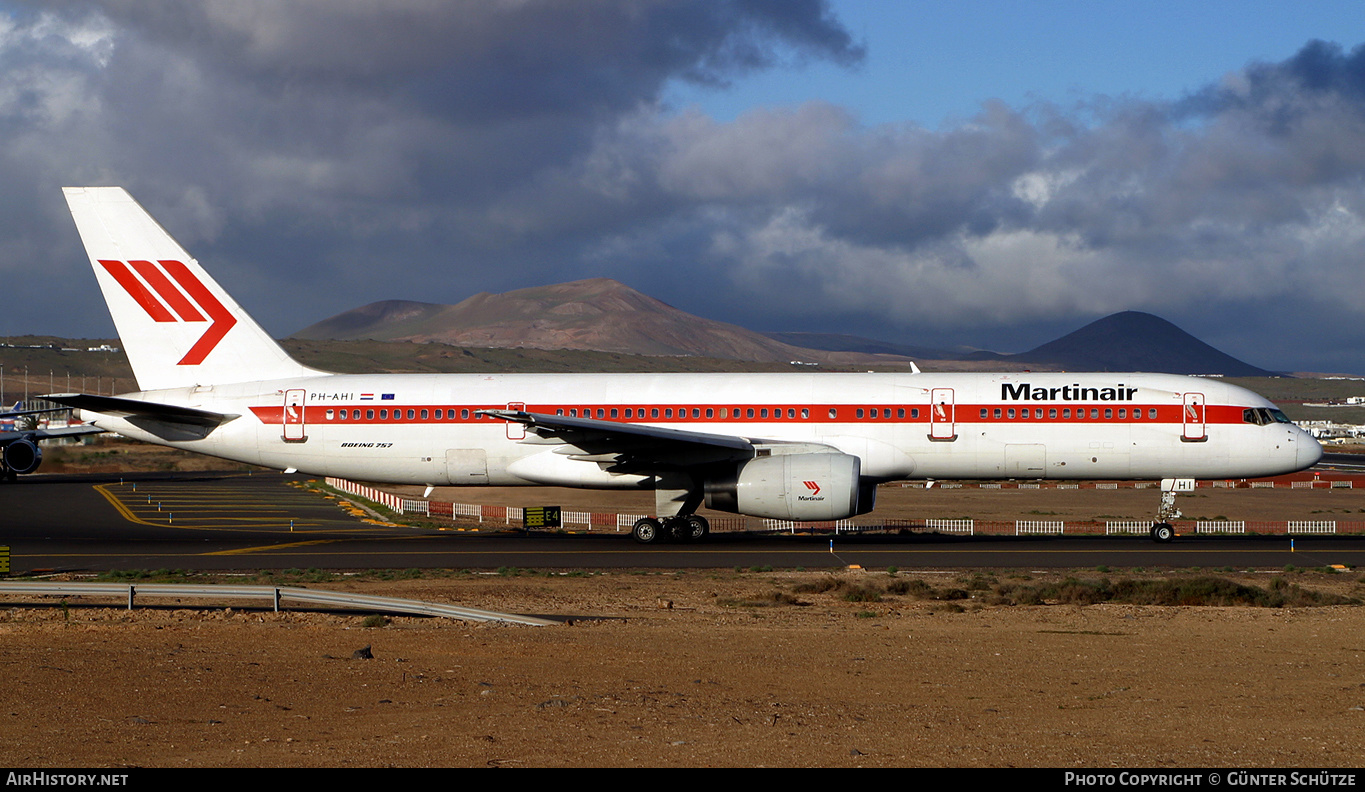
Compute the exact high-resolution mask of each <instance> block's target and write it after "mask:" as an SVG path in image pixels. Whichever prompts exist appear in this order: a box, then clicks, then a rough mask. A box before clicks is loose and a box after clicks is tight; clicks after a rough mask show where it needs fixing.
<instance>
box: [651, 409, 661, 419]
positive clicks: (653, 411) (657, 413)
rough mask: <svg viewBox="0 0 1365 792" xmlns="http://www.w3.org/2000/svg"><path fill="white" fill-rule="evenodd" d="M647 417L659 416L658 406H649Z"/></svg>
mask: <svg viewBox="0 0 1365 792" xmlns="http://www.w3.org/2000/svg"><path fill="white" fill-rule="evenodd" d="M649 417H650V418H658V417H659V408H658V407H652V408H650V410H649Z"/></svg>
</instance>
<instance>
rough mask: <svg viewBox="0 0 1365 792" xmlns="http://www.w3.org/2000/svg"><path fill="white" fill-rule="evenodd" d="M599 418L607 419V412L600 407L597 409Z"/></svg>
mask: <svg viewBox="0 0 1365 792" xmlns="http://www.w3.org/2000/svg"><path fill="white" fill-rule="evenodd" d="M597 417H598V418H606V417H607V411H606V410H604V409H602V408H601V407H598V408H597Z"/></svg>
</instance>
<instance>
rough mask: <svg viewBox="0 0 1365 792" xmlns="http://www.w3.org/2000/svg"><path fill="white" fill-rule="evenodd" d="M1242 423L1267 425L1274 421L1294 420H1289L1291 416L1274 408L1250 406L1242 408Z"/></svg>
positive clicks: (1288, 421) (1289, 421) (1286, 421)
mask: <svg viewBox="0 0 1365 792" xmlns="http://www.w3.org/2000/svg"><path fill="white" fill-rule="evenodd" d="M1242 423H1249V424H1256V425H1257V426H1266V425H1268V424H1273V423H1293V421H1291V420H1289V416H1287V415H1285V414H1284V413H1282V412H1280V411H1279V410H1276V409H1273V408H1271V409H1267V408H1265V407H1255V408H1252V407H1248V408H1246V409H1245V410H1242Z"/></svg>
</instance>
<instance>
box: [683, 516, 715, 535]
mask: <svg viewBox="0 0 1365 792" xmlns="http://www.w3.org/2000/svg"><path fill="white" fill-rule="evenodd" d="M687 529H688V530H687V537H686V538H687V539H688V541H692V542H699V541H701V540H702V539H705V538H706V535H707V534H709V533H711V523H710V521H709V520H707V519H706V518H705V517H703V516H701V515H700V514H689V515H687Z"/></svg>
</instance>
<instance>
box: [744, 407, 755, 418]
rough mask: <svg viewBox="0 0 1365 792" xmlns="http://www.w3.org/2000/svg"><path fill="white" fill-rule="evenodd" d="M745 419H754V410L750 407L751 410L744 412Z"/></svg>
mask: <svg viewBox="0 0 1365 792" xmlns="http://www.w3.org/2000/svg"><path fill="white" fill-rule="evenodd" d="M744 417H745V418H752V417H754V408H752V407H750V408H748V409H746V410H745V411H744Z"/></svg>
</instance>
